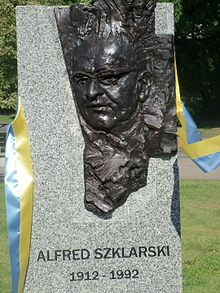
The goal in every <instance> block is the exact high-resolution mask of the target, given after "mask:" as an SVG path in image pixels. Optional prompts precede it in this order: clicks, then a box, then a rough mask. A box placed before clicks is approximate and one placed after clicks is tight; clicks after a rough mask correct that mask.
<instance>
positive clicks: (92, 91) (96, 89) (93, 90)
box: [87, 80, 103, 100]
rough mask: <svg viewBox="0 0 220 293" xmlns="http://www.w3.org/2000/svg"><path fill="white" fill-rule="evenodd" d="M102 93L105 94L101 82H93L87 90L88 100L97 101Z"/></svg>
mask: <svg viewBox="0 0 220 293" xmlns="http://www.w3.org/2000/svg"><path fill="white" fill-rule="evenodd" d="M102 93H103V92H102V89H101V87H100V85H99V82H98V81H97V80H92V81H91V82H90V84H89V87H88V90H87V98H88V99H89V100H95V99H96V97H97V96H99V95H101V94H102Z"/></svg>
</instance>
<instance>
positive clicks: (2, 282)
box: [0, 184, 11, 293]
mask: <svg viewBox="0 0 220 293" xmlns="http://www.w3.org/2000/svg"><path fill="white" fill-rule="evenodd" d="M3 189H4V186H3V184H0V292H2V293H10V292H11V281H10V269H9V251H8V238H7V237H8V236H7V226H6V215H5V197H4V191H3Z"/></svg>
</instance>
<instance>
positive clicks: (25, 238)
mask: <svg viewBox="0 0 220 293" xmlns="http://www.w3.org/2000/svg"><path fill="white" fill-rule="evenodd" d="M12 127H13V132H14V136H15V142H16V162H17V172H18V177H19V178H18V179H19V188H20V194H21V195H20V248H19V251H20V276H19V285H18V292H19V293H21V292H22V291H23V287H24V282H25V276H26V272H27V267H28V261H29V254H30V240H31V226H32V206H33V176H32V163H31V155H30V147H29V139H28V130H27V126H26V122H25V117H24V112H23V108H22V104H21V100H20V99H19V103H18V113H17V116H16V118H15V120H14V121H13V122H12Z"/></svg>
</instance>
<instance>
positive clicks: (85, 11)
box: [55, 0, 177, 215]
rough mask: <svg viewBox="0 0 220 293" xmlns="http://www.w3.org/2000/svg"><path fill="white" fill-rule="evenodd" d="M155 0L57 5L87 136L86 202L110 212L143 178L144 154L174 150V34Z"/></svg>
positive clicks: (94, 209) (103, 212) (102, 212)
mask: <svg viewBox="0 0 220 293" xmlns="http://www.w3.org/2000/svg"><path fill="white" fill-rule="evenodd" d="M155 5H156V3H155V1H154V0H133V1H132V0H131V1H124V0H113V1H107V0H98V1H96V3H95V4H94V5H93V6H82V5H73V6H71V7H70V8H59V9H55V15H56V20H57V26H58V30H59V34H60V40H61V44H62V48H63V53H64V58H65V61H66V67H67V70H68V74H69V79H70V84H71V88H72V92H73V96H74V100H75V104H76V109H77V112H78V117H79V121H80V125H81V128H82V134H83V137H84V141H85V150H84V178H85V199H84V201H85V207H86V209H87V210H89V211H91V212H93V213H95V214H97V215H109V214H111V213H112V212H113V211H114V210H115V209H116V208H118V207H119V206H121V205H122V204H124V203H125V202H126V200H127V198H128V196H129V195H130V194H131V193H132V192H134V191H137V190H139V189H140V188H142V187H144V186H145V185H146V184H147V173H148V164H149V158H150V157H152V156H158V155H161V154H172V153H174V152H176V149H177V146H176V135H175V133H176V115H175V113H176V110H175V99H174V73H173V36H168V35H166V36H162V35H161V36H157V35H156V34H155V29H154V28H155V15H154V12H155Z"/></svg>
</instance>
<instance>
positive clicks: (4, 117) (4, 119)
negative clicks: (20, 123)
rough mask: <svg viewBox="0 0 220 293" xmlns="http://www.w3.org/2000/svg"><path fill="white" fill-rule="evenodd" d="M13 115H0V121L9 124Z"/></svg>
mask: <svg viewBox="0 0 220 293" xmlns="http://www.w3.org/2000/svg"><path fill="white" fill-rule="evenodd" d="M14 117H15V115H14V114H11V115H0V123H3V124H9V123H11V122H12V121H13V119H14Z"/></svg>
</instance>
